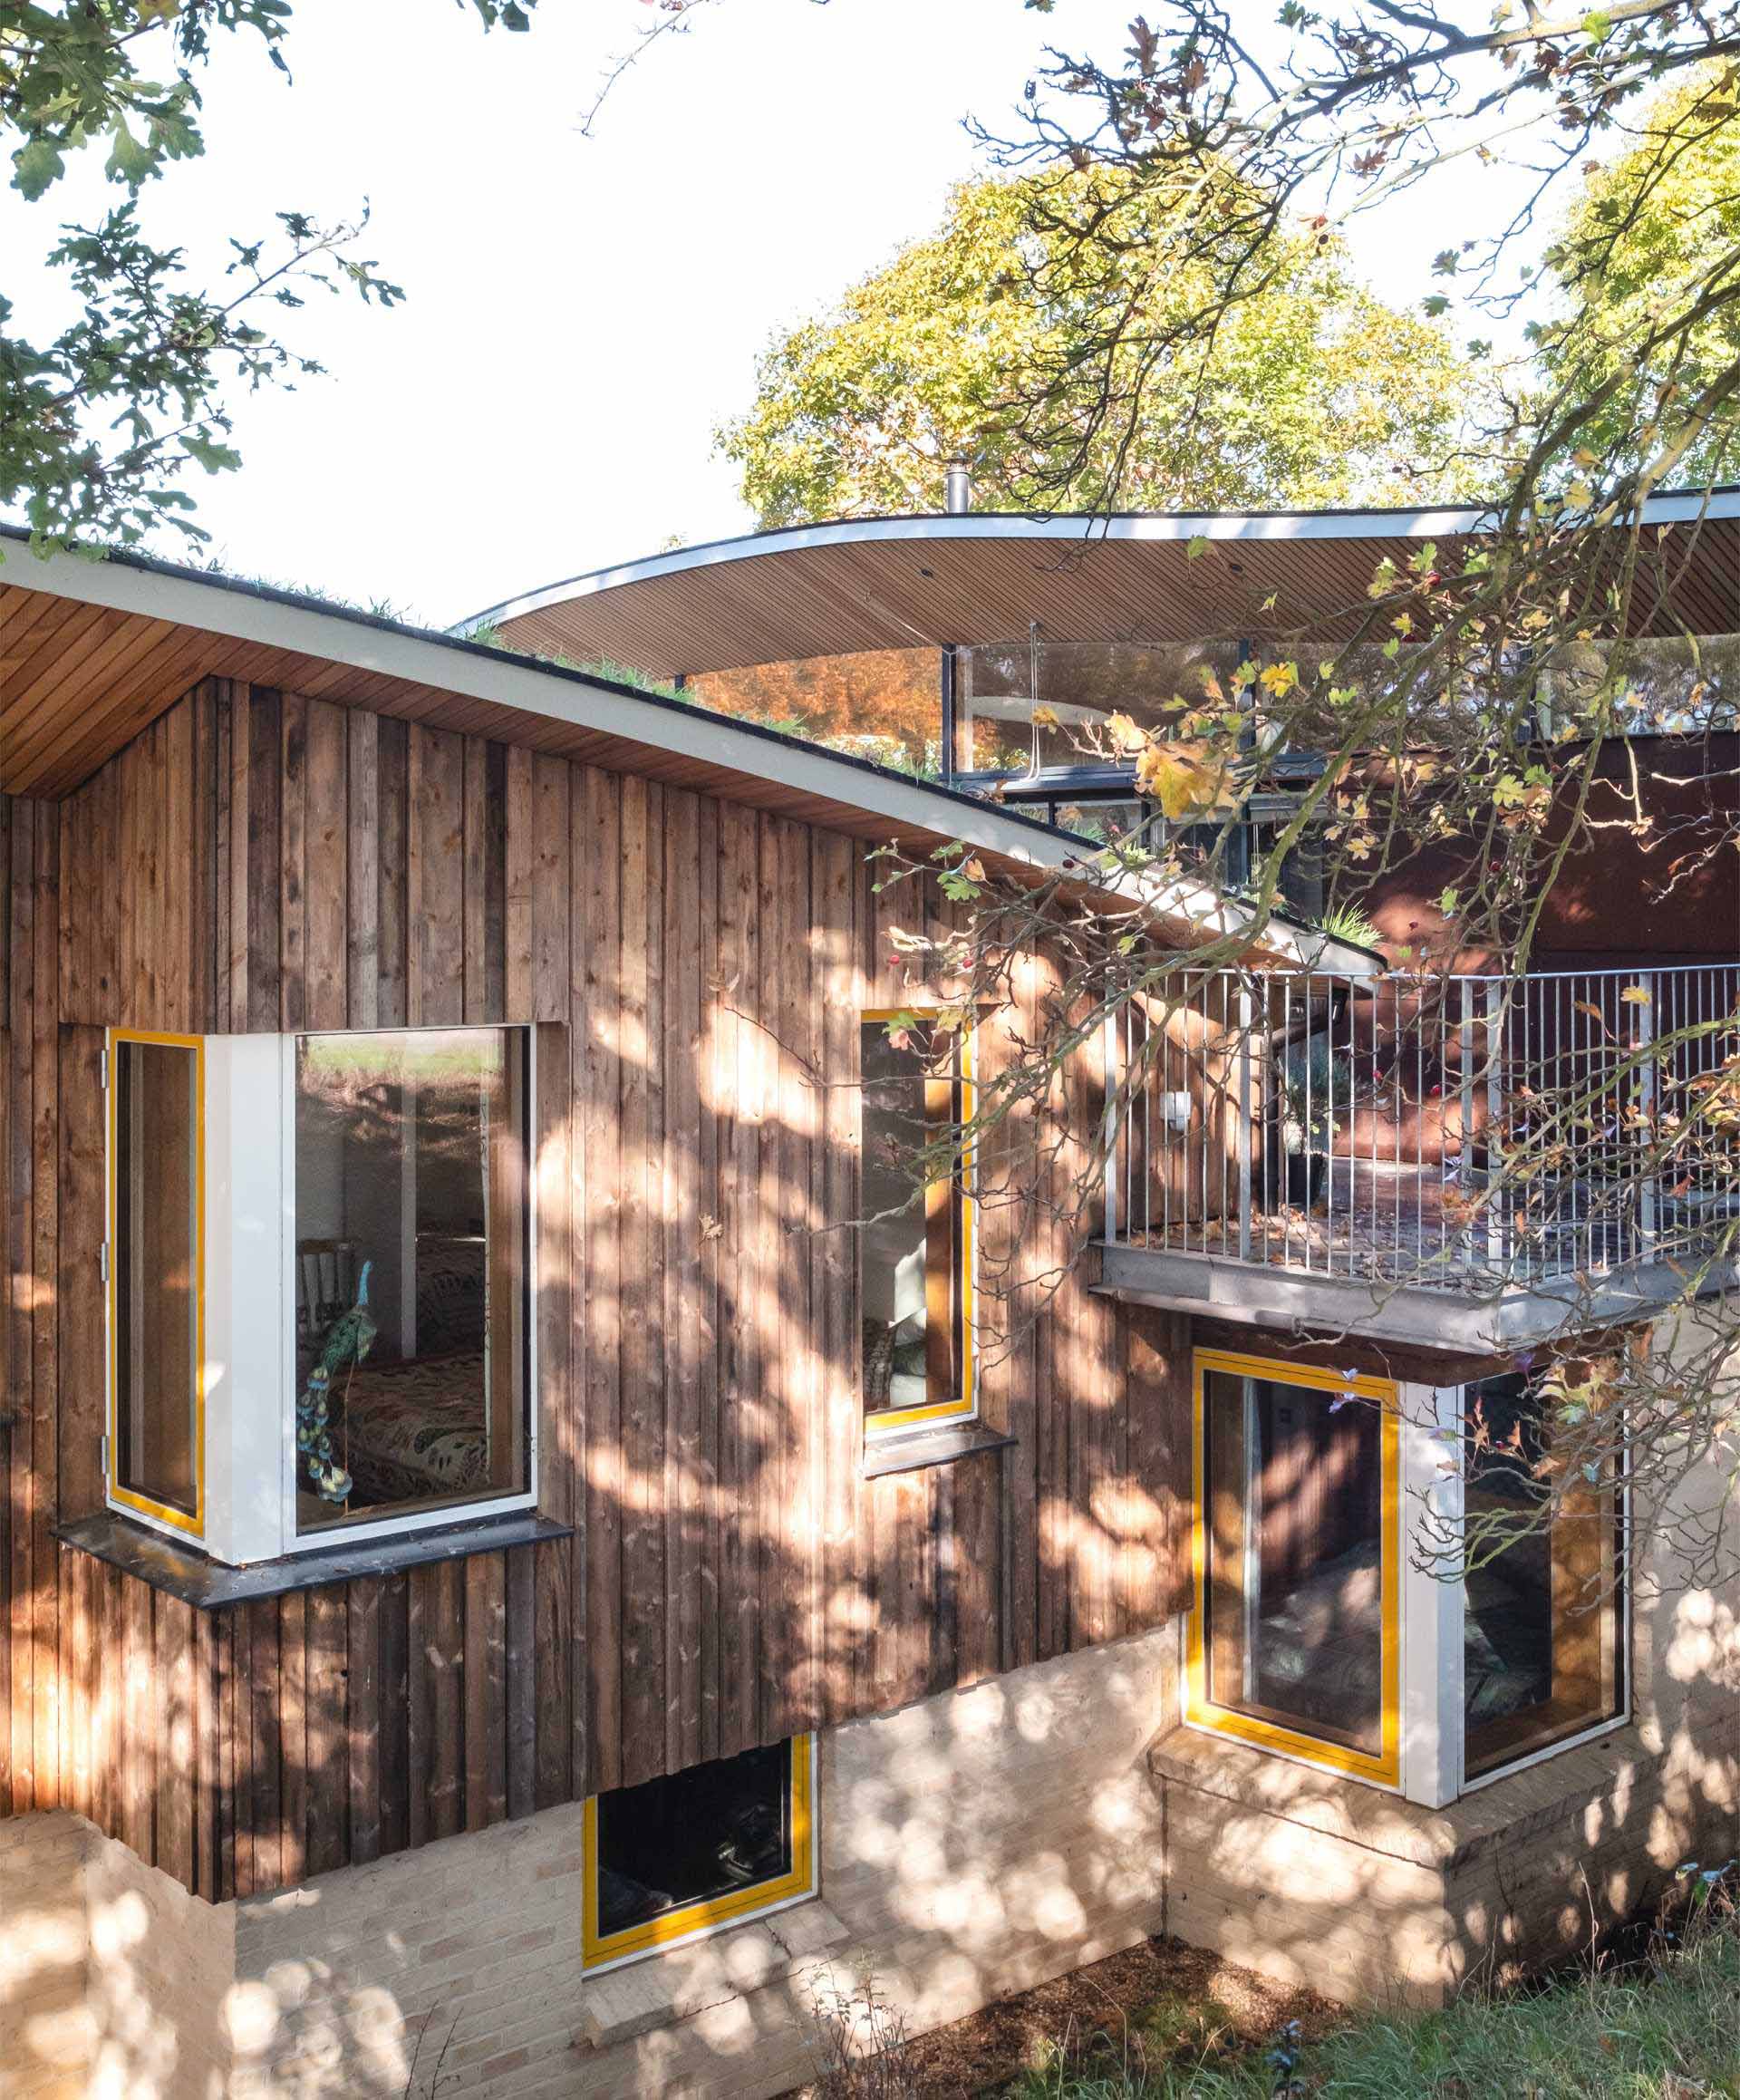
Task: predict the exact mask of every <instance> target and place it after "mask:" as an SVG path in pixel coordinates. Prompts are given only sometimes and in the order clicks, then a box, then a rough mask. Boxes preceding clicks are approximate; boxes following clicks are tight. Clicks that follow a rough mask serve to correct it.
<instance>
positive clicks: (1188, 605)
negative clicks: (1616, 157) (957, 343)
mask: <svg viewBox="0 0 1740 2100" xmlns="http://www.w3.org/2000/svg"><path fill="white" fill-rule="evenodd" d="M1644 522H1645V524H1646V525H1648V526H1649V527H1665V528H1666V529H1667V534H1668V536H1669V542H1670V551H1671V553H1672V555H1673V556H1674V557H1675V559H1676V561H1677V562H1678V563H1679V564H1680V566H1679V568H1678V572H1677V576H1676V581H1675V585H1674V596H1673V602H1672V608H1671V610H1672V616H1673V620H1674V622H1675V623H1677V622H1679V621H1683V622H1684V624H1686V625H1687V626H1689V627H1690V628H1692V629H1693V630H1694V631H1695V632H1697V633H1700V634H1724V633H1727V632H1730V631H1732V630H1733V628H1734V627H1735V625H1736V624H1740V489H1717V490H1716V491H1714V492H1713V493H1712V492H1703V493H1698V494H1691V495H1674V496H1656V497H1651V498H1649V499H1648V502H1647V504H1646V505H1645V508H1644ZM1491 527H1492V520H1491V518H1490V515H1489V514H1487V513H1485V512H1483V511H1481V510H1479V509H1477V508H1435V509H1426V508H1420V509H1409V510H1400V509H1391V510H1314V511H1250V512H1238V513H1187V512H1180V513H1175V514H1174V513H1167V514H1164V515H1163V514H1158V513H1144V514H1137V515H1129V516H1124V517H1116V518H1034V517H1026V516H1010V515H1005V514H996V513H991V514H985V513H975V514H969V515H967V516H964V517H942V518H842V519H835V520H833V521H830V522H828V523H826V524H820V525H804V526H792V527H786V528H784V529H781V530H778V531H774V532H762V533H753V534H749V535H748V536H746V537H742V538H738V539H726V540H715V541H712V542H710V544H708V545H706V546H702V547H681V548H678V549H676V550H675V551H673V552H671V553H667V554H658V555H652V556H648V557H647V558H646V559H645V560H643V561H633V562H624V563H622V564H619V565H618V566H614V567H611V568H604V569H597V570H594V572H593V573H592V574H591V575H589V576H571V577H569V578H568V579H566V580H565V582H562V583H557V584H551V585H547V586H546V588H544V589H542V590H536V591H529V592H527V593H526V594H525V595H522V596H519V597H515V598H509V599H507V600H506V601H504V602H503V603H502V604H501V605H491V606H489V607H488V608H487V609H486V610H485V611H483V612H481V613H477V614H474V615H472V616H471V617H470V618H469V620H467V621H465V622H463V623H462V624H461V630H462V631H464V632H470V631H472V630H474V629H476V628H478V627H479V626H484V625H488V626H490V627H492V628H494V629H497V630H498V631H499V632H500V634H502V636H503V638H504V639H506V640H508V641H511V642H512V643H513V644H514V645H515V646H516V647H517V648H521V649H526V650H531V651H535V652H538V653H545V654H552V655H564V656H567V657H569V658H571V659H573V660H575V661H576V662H606V663H624V664H633V666H634V667H635V668H636V669H637V670H640V671H643V672H646V673H651V674H652V675H654V676H657V677H674V676H676V675H678V674H680V673H705V672H710V671H727V670H738V669H742V668H746V667H748V666H749V665H753V664H763V663H788V662H795V661H799V660H802V659H804V658H806V657H814V656H838V655H850V654H855V653H857V652H859V651H864V650H880V649H912V648H939V647H942V645H944V644H950V643H953V644H992V643H1009V642H1017V641H1024V640H1025V639H1026V637H1027V634H1028V628H1029V622H1032V621H1037V622H1038V623H1039V626H1040V628H1041V630H1042V631H1043V633H1044V634H1046V636H1047V637H1048V638H1049V639H1050V640H1053V641H1059V642H1061V641H1073V642H1124V643H1132V644H1149V645H1156V644H1166V643H1174V642H1186V641H1194V640H1200V639H1203V638H1204V637H1207V636H1211V635H1231V636H1234V637H1238V636H1242V635H1246V634H1261V633H1263V632H1267V631H1270V630H1272V629H1275V628H1277V627H1290V626H1295V625H1298V624H1303V623H1310V624H1317V625H1319V627H1320V628H1321V629H1322V630H1323V631H1324V632H1326V633H1328V632H1333V631H1334V630H1335V628H1336V626H1337V624H1338V623H1339V624H1345V623H1346V621H1347V619H1348V616H1349V614H1350V611H1351V610H1352V609H1353V608H1356V607H1358V606H1361V605H1364V604H1365V603H1366V602H1367V601H1366V586H1367V585H1368V582H1369V581H1370V578H1371V574H1372V570H1373V568H1374V567H1375V566H1376V565H1377V562H1378V561H1379V560H1380V559H1381V558H1382V556H1384V555H1385V554H1386V553H1389V554H1395V553H1396V552H1397V547H1398V545H1401V546H1406V545H1407V544H1416V543H1419V542H1422V541H1426V540H1431V541H1433V542H1435V544H1436V545H1437V546H1438V547H1439V548H1440V549H1441V558H1442V559H1443V560H1445V561H1446V562H1447V561H1451V560H1454V559H1455V558H1456V556H1457V555H1458V554H1459V553H1460V552H1461V551H1463V550H1464V548H1467V547H1472V546H1473V545H1474V543H1476V542H1478V541H1479V539H1480V538H1482V537H1484V535H1486V534H1487V533H1489V532H1490V530H1491ZM1195 542H1201V543H1205V545H1202V546H1199V547H1198V548H1197V552H1196V554H1195V555H1194V556H1193V555H1192V554H1191V552H1190V549H1191V547H1192V545H1193V543H1195ZM1271 597H1272V598H1273V600H1274V605H1273V606H1272V608H1271V607H1270V606H1269V605H1267V603H1266V601H1268V600H1269V599H1270V598H1271ZM1656 618H1657V615H1656V612H1655V611H1654V609H1652V608H1649V607H1646V608H1644V610H1643V614H1642V619H1643V626H1642V628H1641V629H1640V631H1643V632H1648V629H1649V626H1650V624H1651V623H1652V622H1653V621H1654V620H1655V619H1656Z"/></svg>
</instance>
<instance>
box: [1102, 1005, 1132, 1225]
mask: <svg viewBox="0 0 1740 2100" xmlns="http://www.w3.org/2000/svg"><path fill="white" fill-rule="evenodd" d="M1114 990H1116V987H1114ZM1117 1022H1118V1016H1117V1011H1116V1008H1115V1009H1114V1010H1113V1011H1111V1012H1110V1013H1108V1014H1107V1016H1106V1025H1105V1026H1104V1027H1103V1028H1102V1029H1101V1030H1100V1037H1099V1040H1100V1044H1101V1060H1102V1063H1103V1065H1104V1068H1105V1073H1104V1084H1105V1088H1106V1108H1105V1112H1104V1117H1103V1121H1104V1125H1105V1137H1104V1139H1103V1142H1104V1144H1105V1147H1106V1225H1105V1234H1106V1237H1107V1239H1108V1240H1116V1237H1117V1176H1118V1121H1117V1069H1118V1067H1117V1048H1118V1026H1117ZM1125 1069H1126V1070H1127V1069H1128V1067H1127V1065H1126V1068H1125ZM1125 1149H1126V1152H1127V1150H1128V1147H1127V1145H1126V1147H1125Z"/></svg>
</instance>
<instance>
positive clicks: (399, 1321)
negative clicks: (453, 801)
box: [107, 1028, 535, 1564]
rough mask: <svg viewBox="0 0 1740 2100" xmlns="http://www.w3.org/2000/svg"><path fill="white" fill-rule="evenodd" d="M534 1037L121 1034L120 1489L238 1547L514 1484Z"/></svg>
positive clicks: (129, 1501) (385, 1519)
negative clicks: (173, 1036) (188, 1035)
mask: <svg viewBox="0 0 1740 2100" xmlns="http://www.w3.org/2000/svg"><path fill="white" fill-rule="evenodd" d="M532 1054H533V1053H532V1044H531V1031H529V1030H528V1029H525V1028H454V1029H411V1030H399V1031H368V1032H360V1033H311V1034H306V1035H301V1036H293V1037H274V1036H228V1037H218V1036H214V1037H208V1038H205V1039H203V1040H201V1039H192V1038H175V1039H165V1038H158V1037H148V1036H143V1035H140V1034H137V1033H134V1032H131V1031H113V1033H112V1034H111V1038H110V1049H109V1060H108V1084H109V1087H110V1093H111V1098H110V1111H109V1142H110V1192H111V1194H110V1224H109V1240H110V1245H109V1250H108V1259H109V1271H110V1277H111V1289H110V1299H109V1322H110V1348H109V1362H110V1385H111V1396H110V1433H109V1439H108V1454H107V1479H108V1490H109V1499H110V1502H111V1505H112V1506H114V1507H116V1508H117V1509H121V1510H124V1511H126V1512H127V1513H128V1514H130V1515H134V1516H137V1517H138V1518H140V1520H141V1521H143V1522H145V1523H148V1524H154V1525H158V1526H163V1527H169V1528H172V1529H173V1530H175V1531H177V1532H179V1533H180V1534H184V1535H187V1536H190V1537H192V1538H193V1539H195V1540H197V1541H198V1543H199V1544H201V1545H202V1546H203V1547H204V1549H205V1551H206V1552H207V1553H208V1554H209V1555H210V1556H211V1557H213V1558H214V1559H217V1560H219V1561H224V1562H227V1563H237V1564H239V1563H252V1562H255V1561H259V1560H266V1559H271V1558H274V1557H275V1556H276V1555H279V1554H281V1553H290V1552H295V1551H298V1550H303V1549H305V1548H308V1547H313V1546H317V1545H320V1544H323V1543H324V1544H332V1543H335V1539H336V1536H337V1535H340V1534H342V1535H345V1536H349V1535H361V1536H365V1537H372V1536H380V1535H382V1534H386V1533H389V1532H397V1531H407V1530H415V1529H422V1528H426V1527H427V1526H429V1525H430V1524H439V1523H442V1522H448V1521H451V1520H452V1519H453V1518H454V1517H455V1516H456V1515H465V1516H467V1517H470V1516H474V1515H479V1514H490V1513H494V1512H496V1511H507V1510H509V1509H525V1508H529V1507H530V1506H531V1504H532V1501H533V1496H534V1478H533V1471H534V1456H535V1454H534V1442H535V1439H534V1435H533V1411H532V1394H533V1391H534V1378H533V1369H534V1367H533V1362H532V1347H533V1331H534V1321H533V1319H532V1312H531V1303H530V1295H529V1292H530V1278H531V1274H532V1239H533V1218H532V1215H531V1206H530V1193H529V1191H530V1176H529V1171H528V1167H529V1146H530V1127H529V1106H528V1105H529V1103H530V1101H531V1099H532V1098H533V1096H532V1071H531V1066H532Z"/></svg>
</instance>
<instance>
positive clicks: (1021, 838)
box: [4, 550, 1377, 975]
mask: <svg viewBox="0 0 1740 2100" xmlns="http://www.w3.org/2000/svg"><path fill="white" fill-rule="evenodd" d="M4 574H5V581H6V582H7V583H9V584H13V585H17V586H19V587H20V588H23V589H25V590H40V591H44V592H46V593H48V594H49V595H52V596H55V597H62V598H73V599H76V600H78V601H80V602H81V603H82V604H85V605H101V606H103V607H104V608H106V609H111V610H114V611H118V612H125V613H133V614H137V615H141V616H143V617H146V618H150V619H157V620H169V621H174V622H176V623H177V624H180V625H183V626H189V627H196V628H198V629H200V630H202V631H203V632H204V633H206V634H219V635H222V636H224V637H225V638H226V639H229V640H235V641H242V642H253V643H256V644H260V645H261V646H263V647H266V648H273V649H288V650H293V651H295V652H296V653H298V654H301V655H305V656H313V657H317V658H320V659H322V660H324V661H327V662H331V663H345V664H349V665H351V666H352V667H353V668H354V669H356V670H359V671H365V672H372V673H380V674H381V675H382V676H385V677H391V678H401V679H405V680H407V681H410V682H414V683H416V684H420V685H430V686H434V687H436V688H438V689H440V690H441V691H444V692H452V693H457V694H460V695H462V696H464V697H466V698H469V699H474V700H479V701H485V702H490V703H492V704H494V705H496V706H499V707H507V708H512V709H515V710H517V711H518V712H520V713H522V714H527V715H532V716H537V717H541V718H542V719H544V720H546V721H560V722H565V723H568V724H570V725H572V726H574V727H575V728H579V729H585V730H588V731H595V732H597V733H598V734H600V735H604V736H613V737H618V738H621V739H622V740H623V741H624V742H628V743H635V744H640V745H642V746H643V747H644V748H646V749H648V750H655V751H661V752H664V753H667V754H669V755H671V756H672V757H677V758H681V759H684V760H692V761H698V762H699V763H701V764H703V765H710V766H717V767H719V768H720V769H721V770H724V771H727V772H731V773H736V774H738V775H739V776H741V777H742V778H744V779H749V780H757V781H770V782H772V783H774V784H776V785H778V787H781V788H785V789H790V790H791V791H792V792H793V793H795V794H800V795H813V796H816V797H817V798H821V799H825V800H828V801H832V802H837V803H841V804H844V805H846V807H848V808H855V809H857V810H861V811H863V812H864V813H865V815H866V816H870V817H874V818H877V819H879V820H881V821H884V822H885V823H887V824H888V826H889V827H890V828H891V830H894V829H899V830H913V831H924V832H928V833H930V834H932V835H933V836H936V837H943V838H950V839H959V840H960V841H961V842H962V844H963V845H965V846H968V847H973V848H975V849H977V850H978V851H980V852H983V853H991V854H996V855H997V856H1000V858H1002V859H1004V860H1008V861H1012V862H1014V863H1016V864H1017V865H1019V866H1028V867H1032V868H1036V869H1058V868H1063V867H1065V866H1074V867H1078V868H1079V869H1080V870H1081V872H1082V876H1083V879H1084V880H1087V881H1089V882H1093V883H1095V884H1096V886H1097V887H1100V888H1103V889H1106V890H1107V891H1118V892H1121V893H1123V894H1129V895H1132V897H1133V901H1136V895H1138V894H1139V895H1141V896H1142V900H1143V901H1145V902H1146V903H1147V904H1149V905H1152V906H1153V908H1155V909H1156V910H1160V911H1164V912H1166V913H1167V914H1169V915H1174V916H1176V917H1178V918H1181V919H1183V920H1184V923H1185V924H1190V925H1193V926H1194V925H1201V926H1202V927H1203V930H1204V931H1205V932H1207V933H1211V934H1217V935H1218V934H1236V933H1239V932H1242V930H1243V929H1244V928H1245V927H1247V926H1248V925H1249V924H1251V915H1250V914H1249V913H1248V912H1246V911H1244V910H1243V909H1242V907H1241V906H1239V905H1237V904H1236V903H1233V902H1232V901H1231V900H1229V899H1227V898H1224V897H1223V896H1221V895H1219V894H1218V893H1217V892H1215V891H1214V890H1213V889H1211V888H1210V887H1208V886H1207V885H1204V884H1199V883H1185V882H1181V883H1177V884H1174V885H1169V886H1168V887H1165V888H1164V889H1162V888H1157V887H1155V885H1152V884H1151V883H1148V882H1146V881H1145V880H1143V881H1141V888H1140V892H1139V893H1133V892H1132V888H1131V885H1132V879H1133V878H1131V877H1129V876H1124V875H1118V876H1097V874H1096V873H1095V871H1094V868H1093V862H1092V855H1091V851H1087V850H1084V847H1083V842H1082V841H1080V840H1078V839H1074V838H1071V837H1068V836H1066V835H1065V834H1062V833H1056V832H1052V831H1050V830H1049V829H1046V828H1044V827H1039V826H1037V825H1029V824H1023V823H1020V822H1018V821H1015V820H1013V819H1011V818H1008V817H1005V816H1004V815H1003V814H1002V813H1001V812H1000V810H999V809H998V808H997V806H996V804H995V803H993V802H990V801H981V800H979V799H978V798H970V797H965V796H960V795H953V794H948V793H944V792H942V791H941V790H939V789H933V788H931V787H928V786H926V785H925V784H924V783H923V782H922V781H917V780H908V779H905V778H904V776H903V775H900V774H897V773H891V772H885V771H884V770H882V769H879V768H869V767H865V766H861V765H856V764H854V763H852V762H850V761H849V760H844V759H841V758H839V757H837V756H836V754H835V753H833V752H830V751H826V750H821V749H819V748H818V747H817V746H816V745H814V744H807V743H805V742H804V741H802V740H800V739H798V738H796V737H784V736H778V735H775V734H769V733H768V732H766V731H754V730H749V729H746V728H744V727H743V726H742V725H741V724H739V723H737V722H734V721H732V720H731V718H730V716H729V715H721V714H714V713H711V712H710V711H708V710H706V709H704V708H700V707H691V706H685V705H682V704H681V703H680V702H670V701H657V700H651V699H643V698H642V697H640V696H638V695H636V694H634V693H633V692H626V691H624V690H623V689H621V688H619V687H616V686H613V685H610V684H607V683H605V682H602V681H599V680H595V679H593V678H591V677H589V676H588V675H587V674H586V673H584V672H578V671H568V670H565V669H563V668H561V667H560V666H557V665H546V664H540V663H535V662H532V661H530V660H528V659H527V658H524V657H517V656H514V655H512V654H509V653H504V652H503V651H500V650H498V649H490V648H485V647H481V646H478V645H475V644H468V643H464V642H458V641H455V640H454V639H452V638H451V637H449V636H447V635H439V634H420V633H418V632H416V631H415V630H408V629H406V628H403V627H400V626H396V625H385V624H381V623H379V622H377V621H375V620H372V619H370V618H367V617H356V616H353V615H348V614H345V613H343V612H342V611H338V610H331V611H329V610H327V609H325V608H324V607H322V606H320V605H314V604H305V603H298V602H295V601H286V600H285V598H283V597H280V596H278V595H266V594H264V593H261V592H257V591H255V590H252V589H248V588H237V587H235V586H234V585H223V584H218V583H208V582H206V581H205V580H203V579H202V578H200V577H198V576H188V575H186V574H183V573H181V572H179V571H177V570H173V569H164V568H161V567H157V566H151V567H149V568H148V567H143V566H135V565H133V564H131V563H126V562H118V561H112V562H111V561H91V560H88V559H86V558H84V557H82V556H77V555H68V554H55V555H50V556H45V557H44V556H34V555H30V554H28V553H25V552H24V551H23V550H20V553H19V555H18V556H17V558H16V560H15V562H14V559H12V558H10V557H9V558H8V560H7V563H6V566H5V572H4ZM1137 879H1139V878H1137ZM1262 938H1263V940H1264V943H1265V944H1266V945H1267V946H1268V947H1269V948H1270V949H1271V951H1273V952H1274V953H1277V954H1279V955H1281V957H1283V958H1284V959H1286V960H1290V961H1299V960H1302V959H1303V956H1304V951H1303V949H1302V948H1301V946H1300V941H1301V939H1303V940H1304V941H1305V942H1306V943H1307V944H1309V946H1310V950H1311V954H1312V959H1313V960H1314V961H1315V962H1316V963H1317V964H1318V966H1319V967H1324V968H1333V969H1337V970H1342V971H1345V972H1347V973H1350V974H1356V975H1365V974H1368V973H1370V972H1371V971H1372V970H1373V969H1374V968H1375V967H1376V966H1377V965H1376V962H1375V959H1374V958H1373V957H1372V956H1371V955H1369V954H1368V953H1367V952H1366V951H1365V950H1364V949H1362V948H1357V947H1344V946H1343V945H1341V944H1339V943H1329V944H1326V945H1322V946H1321V952H1320V953H1319V944H1321V943H1322V936H1320V935H1318V934H1308V933H1306V932H1305V930H1304V929H1295V928H1292V927H1290V925H1288V924H1286V923H1285V922H1284V921H1276V920H1271V922H1270V924H1269V925H1268V926H1267V927H1265V928H1264V930H1263V935H1262Z"/></svg>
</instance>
